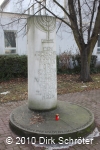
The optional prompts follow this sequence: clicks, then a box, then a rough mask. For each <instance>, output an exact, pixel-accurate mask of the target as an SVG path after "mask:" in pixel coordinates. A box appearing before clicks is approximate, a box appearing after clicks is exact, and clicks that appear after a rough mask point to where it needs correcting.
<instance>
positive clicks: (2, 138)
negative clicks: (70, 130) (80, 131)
mask: <svg viewBox="0 0 100 150" xmlns="http://www.w3.org/2000/svg"><path fill="white" fill-rule="evenodd" d="M58 100H62V101H68V102H72V103H75V104H80V105H81V106H85V107H87V108H89V109H90V110H91V111H92V112H93V113H94V116H95V123H96V127H98V129H99V131H100V90H93V91H85V92H81V93H78V92H77V93H70V94H65V95H59V96H58ZM23 103H25V101H20V102H8V103H4V104H0V150H45V148H40V147H34V145H31V144H29V143H25V144H19V145H17V144H16V142H17V141H18V140H17V139H16V137H17V135H15V134H14V133H13V132H12V131H11V130H10V128H9V115H10V113H11V112H12V110H13V109H14V108H16V107H18V106H20V105H22V104H23ZM7 137H12V138H13V143H12V144H9V145H8V144H7V143H6V138H7ZM56 150H57V149H56ZM62 150H63V149H62ZM65 150H100V137H98V138H95V139H94V140H93V144H89V145H86V144H84V145H75V146H73V147H70V148H68V149H67V148H65Z"/></svg>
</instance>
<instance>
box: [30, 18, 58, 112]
mask: <svg viewBox="0 0 100 150" xmlns="http://www.w3.org/2000/svg"><path fill="white" fill-rule="evenodd" d="M55 24H56V20H55V18H54V17H50V16H35V17H30V18H29V19H28V107H29V108H30V109H33V110H50V109H54V108H56V106H57V79H56V78H57V76H56V46H55V27H56V26H55Z"/></svg>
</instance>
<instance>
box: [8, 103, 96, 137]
mask: <svg viewBox="0 0 100 150" xmlns="http://www.w3.org/2000/svg"><path fill="white" fill-rule="evenodd" d="M56 114H59V117H60V119H59V120H58V121H56V120H55V115H56ZM10 124H11V126H12V127H13V128H14V129H16V131H17V133H18V131H20V133H22V134H24V136H34V135H35V136H36V137H37V138H39V137H41V136H43V137H48V138H49V137H54V138H55V139H56V140H57V139H58V137H64V138H68V137H72V138H78V137H84V136H86V135H87V134H89V133H90V132H91V130H92V129H93V127H94V116H93V114H92V113H91V112H90V111H89V110H88V109H86V108H84V107H81V106H79V105H76V104H71V103H66V102H61V101H58V106H57V109H55V110H52V111H47V112H35V111H31V110H30V109H28V105H27V104H26V105H23V106H20V107H18V108H16V109H15V110H14V111H13V112H12V113H11V116H10Z"/></svg>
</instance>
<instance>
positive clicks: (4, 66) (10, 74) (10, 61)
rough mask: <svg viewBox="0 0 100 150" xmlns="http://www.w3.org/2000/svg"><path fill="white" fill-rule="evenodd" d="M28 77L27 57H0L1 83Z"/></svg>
mask: <svg viewBox="0 0 100 150" xmlns="http://www.w3.org/2000/svg"><path fill="white" fill-rule="evenodd" d="M16 77H17V78H18V77H27V56H25V55H23V56H19V55H0V81H2V80H8V79H11V78H16Z"/></svg>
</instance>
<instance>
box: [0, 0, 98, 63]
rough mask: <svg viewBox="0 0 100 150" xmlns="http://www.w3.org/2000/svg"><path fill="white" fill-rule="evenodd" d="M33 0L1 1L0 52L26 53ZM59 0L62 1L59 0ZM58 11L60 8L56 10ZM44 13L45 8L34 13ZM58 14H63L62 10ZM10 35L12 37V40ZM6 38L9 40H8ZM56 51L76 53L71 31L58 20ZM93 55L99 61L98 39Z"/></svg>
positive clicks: (33, 9)
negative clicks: (28, 19) (28, 21)
mask: <svg viewBox="0 0 100 150" xmlns="http://www.w3.org/2000/svg"><path fill="white" fill-rule="evenodd" d="M33 1H34V0H33ZM33 1H31V3H29V1H25V0H24V1H22V3H19V1H18V0H4V2H3V3H2V5H1V9H2V12H1V13H0V24H1V25H0V41H1V43H2V44H1V45H0V54H18V55H27V51H28V49H27V18H28V17H30V16H31V15H32V14H33V13H34V11H37V9H36V8H37V6H34V7H33V6H32V7H31V4H32V3H33ZM59 2H62V1H61V0H60V1H59ZM63 3H64V0H63ZM38 7H39V6H38ZM28 8H29V9H28ZM51 8H52V9H53V11H54V9H55V10H56V7H55V6H54V7H52V6H51ZM59 12H60V10H58V13H59ZM44 13H46V14H47V12H45V10H42V11H41V14H40V12H38V13H37V14H36V15H41V16H42V15H43V14H44ZM60 14H61V15H62V16H64V14H63V12H61V13H60ZM11 22H12V23H11ZM59 25H60V28H59ZM11 37H13V41H12V38H11ZM8 38H9V39H10V41H8ZM36 38H38V37H36ZM9 43H10V44H9ZM56 52H57V54H59V53H63V52H68V53H69V52H70V53H71V54H76V53H77V52H78V47H77V45H76V42H75V40H74V37H73V34H72V32H71V31H70V30H69V28H68V27H67V26H66V25H65V24H64V23H62V24H60V21H58V20H57V23H56ZM93 55H97V61H98V63H100V39H99V40H98V42H97V44H96V45H95V48H94V51H93Z"/></svg>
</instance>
